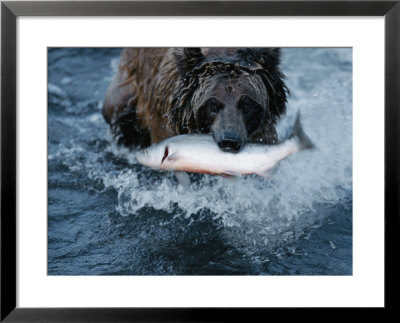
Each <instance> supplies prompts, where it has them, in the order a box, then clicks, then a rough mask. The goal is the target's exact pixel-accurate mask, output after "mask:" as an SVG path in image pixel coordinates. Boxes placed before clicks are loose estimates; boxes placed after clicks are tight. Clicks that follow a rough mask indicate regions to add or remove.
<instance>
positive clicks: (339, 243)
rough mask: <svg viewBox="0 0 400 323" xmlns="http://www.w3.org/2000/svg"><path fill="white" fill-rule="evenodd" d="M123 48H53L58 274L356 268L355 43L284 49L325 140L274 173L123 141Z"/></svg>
mask: <svg viewBox="0 0 400 323" xmlns="http://www.w3.org/2000/svg"><path fill="white" fill-rule="evenodd" d="M120 52H121V49H119V48H104V49H102V48H50V49H49V50H48V274H49V275H351V274H352V195H353V190H352V50H351V49H350V48H284V49H282V70H283V72H284V73H285V74H286V76H287V80H286V83H287V86H288V88H289V89H290V92H291V95H290V97H289V101H288V113H287V116H285V117H284V118H282V120H281V121H280V122H279V125H278V133H279V136H280V138H285V137H286V136H287V135H288V133H289V131H290V129H291V127H292V125H293V122H294V119H295V115H296V112H297V110H298V109H301V113H302V123H303V127H304V129H305V132H306V133H307V134H308V135H309V137H310V138H311V139H312V141H313V142H314V144H315V145H316V147H317V148H316V149H315V150H313V151H303V152H300V153H298V154H296V155H293V156H290V157H289V158H287V159H286V160H283V161H282V162H280V163H279V165H278V167H277V168H276V170H275V171H274V173H273V175H272V177H271V178H270V179H268V180H266V179H263V178H260V177H258V176H255V175H254V176H245V177H241V178H239V179H236V180H229V179H225V178H222V177H213V176H208V175H205V176H196V180H195V181H194V182H193V184H192V186H191V187H190V188H189V189H184V188H183V187H182V186H180V185H179V184H178V183H177V181H176V179H175V177H174V176H173V175H172V174H170V173H164V172H157V171H153V170H150V169H146V168H145V167H143V166H141V165H138V164H137V162H136V160H135V157H134V153H132V152H129V151H128V150H126V149H121V148H118V147H116V146H115V144H114V142H113V141H112V139H111V138H110V135H109V130H108V125H107V124H106V122H105V121H104V120H103V117H102V115H101V107H102V100H103V98H104V94H105V91H106V89H107V86H108V84H109V82H110V80H111V77H112V75H113V73H115V71H116V69H117V66H118V61H119V55H120Z"/></svg>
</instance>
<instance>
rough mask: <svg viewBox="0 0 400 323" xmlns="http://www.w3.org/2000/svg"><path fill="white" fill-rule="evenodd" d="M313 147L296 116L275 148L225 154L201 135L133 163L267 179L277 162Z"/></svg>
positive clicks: (253, 146) (168, 143)
mask: <svg viewBox="0 0 400 323" xmlns="http://www.w3.org/2000/svg"><path fill="white" fill-rule="evenodd" d="M313 147H314V145H313V143H312V142H311V140H310V138H309V137H308V136H307V135H306V134H305V132H304V131H303V129H302V126H301V122H300V113H297V117H296V121H295V124H294V127H293V132H292V135H291V136H290V137H289V138H288V139H286V140H285V141H283V142H281V143H278V144H275V145H263V144H257V143H248V144H246V145H245V146H244V147H243V149H241V150H240V151H239V152H237V153H231V152H224V151H222V150H221V149H220V148H219V147H218V145H217V144H216V143H215V141H214V140H213V138H212V136H210V135H204V134H188V135H179V136H175V137H170V138H168V139H165V140H163V141H161V142H159V143H157V144H155V145H152V146H150V147H148V148H145V149H141V150H139V151H137V152H136V159H137V160H138V162H139V163H140V164H142V165H144V166H147V167H151V168H153V169H159V170H166V171H177V172H193V173H202V174H212V175H221V176H226V177H230V176H240V175H250V174H257V175H260V176H263V177H269V173H270V171H271V170H272V169H273V168H274V167H275V166H276V165H277V164H278V162H279V161H281V160H282V159H285V158H286V157H288V156H290V155H292V154H294V153H296V152H298V151H301V150H304V149H311V148H313Z"/></svg>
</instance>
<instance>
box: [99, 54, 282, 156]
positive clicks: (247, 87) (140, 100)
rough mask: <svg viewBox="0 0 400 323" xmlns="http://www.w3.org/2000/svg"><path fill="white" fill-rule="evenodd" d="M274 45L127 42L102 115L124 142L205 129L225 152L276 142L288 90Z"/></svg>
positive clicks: (146, 143)
mask: <svg viewBox="0 0 400 323" xmlns="http://www.w3.org/2000/svg"><path fill="white" fill-rule="evenodd" d="M279 63H280V49H279V48H126V49H124V50H123V52H122V54H121V60H120V65H119V69H118V72H117V73H116V75H115V76H114V78H113V80H112V81H111V84H110V86H109V88H108V90H107V93H106V97H105V100H104V106H103V116H104V118H105V120H106V121H107V122H108V123H109V124H110V129H111V133H112V135H113V136H114V137H115V138H116V139H117V141H118V143H120V144H123V145H125V146H139V147H146V146H149V145H151V144H154V143H157V142H159V141H161V140H162V139H165V138H168V137H171V136H175V135H179V134H187V133H209V134H211V135H212V136H213V138H214V140H215V142H216V144H218V146H219V147H220V148H221V149H222V150H224V151H228V152H238V151H239V150H240V149H241V148H242V147H243V146H244V145H245V144H246V143H247V142H262V143H266V144H273V143H276V142H277V132H276V129H275V126H276V122H277V120H278V118H279V116H280V115H282V114H284V113H285V111H286V96H287V94H288V90H287V88H286V86H285V84H284V82H283V79H284V75H283V74H282V72H281V71H280V68H279Z"/></svg>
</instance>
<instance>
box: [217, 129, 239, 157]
mask: <svg viewBox="0 0 400 323" xmlns="http://www.w3.org/2000/svg"><path fill="white" fill-rule="evenodd" d="M217 143H218V146H219V147H220V148H221V149H222V150H223V151H226V152H231V153H237V152H238V151H239V150H240V148H241V146H242V143H241V140H240V137H239V135H237V134H233V133H225V134H223V135H222V137H221V140H219V141H218V142H217Z"/></svg>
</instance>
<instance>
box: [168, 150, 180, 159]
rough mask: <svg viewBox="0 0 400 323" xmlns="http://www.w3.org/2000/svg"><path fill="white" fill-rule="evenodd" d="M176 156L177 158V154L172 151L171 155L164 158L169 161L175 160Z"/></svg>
mask: <svg viewBox="0 0 400 323" xmlns="http://www.w3.org/2000/svg"><path fill="white" fill-rule="evenodd" d="M178 158H179V155H178V153H177V152H175V153H173V154H171V155H168V157H167V158H166V159H168V160H170V161H176V160H177V159H178Z"/></svg>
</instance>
